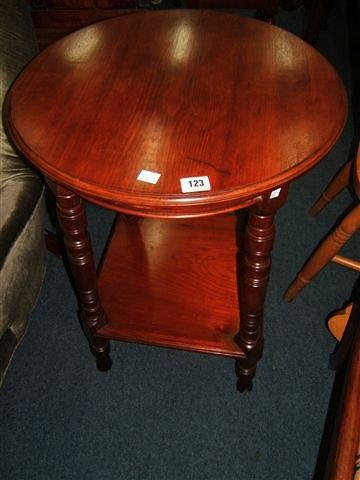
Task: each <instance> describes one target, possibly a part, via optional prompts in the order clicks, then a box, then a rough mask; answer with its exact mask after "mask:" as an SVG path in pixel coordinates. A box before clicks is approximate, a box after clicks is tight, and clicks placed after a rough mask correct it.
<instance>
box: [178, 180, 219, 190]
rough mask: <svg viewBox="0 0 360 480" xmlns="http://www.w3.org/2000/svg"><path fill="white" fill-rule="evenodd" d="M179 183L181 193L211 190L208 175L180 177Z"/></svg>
mask: <svg viewBox="0 0 360 480" xmlns="http://www.w3.org/2000/svg"><path fill="white" fill-rule="evenodd" d="M180 184H181V191H182V192H183V193H189V192H204V191H206V190H211V186H210V180H209V177H187V178H180Z"/></svg>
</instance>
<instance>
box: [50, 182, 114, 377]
mask: <svg viewBox="0 0 360 480" xmlns="http://www.w3.org/2000/svg"><path fill="white" fill-rule="evenodd" d="M51 186H52V188H53V191H54V194H55V196H56V202H57V213H58V218H59V223H60V227H61V228H62V231H63V232H64V243H65V247H66V252H67V256H68V260H69V263H70V268H71V271H72V274H73V278H74V282H75V286H76V293H77V295H78V301H79V305H80V309H81V310H80V319H81V322H82V326H83V330H84V333H85V334H86V336H87V338H88V340H89V343H90V348H91V351H92V352H93V353H94V355H95V356H96V359H97V365H98V368H99V369H100V370H108V369H109V368H110V366H111V361H110V358H109V356H108V354H109V352H110V344H109V341H108V340H105V339H104V338H100V337H98V336H97V335H96V331H97V330H98V329H99V328H100V327H102V326H103V325H105V323H106V315H105V312H104V310H103V308H102V306H101V303H100V298H99V294H98V287H97V277H96V270H95V262H94V256H93V251H92V247H91V242H90V237H89V234H88V232H87V221H86V216H85V210H84V206H83V204H82V201H81V199H80V198H79V197H78V196H77V195H75V194H74V193H72V192H70V191H69V190H67V189H65V188H63V187H61V186H59V185H56V184H55V185H51Z"/></svg>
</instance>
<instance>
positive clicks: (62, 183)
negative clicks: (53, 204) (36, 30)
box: [7, 10, 347, 390]
mask: <svg viewBox="0 0 360 480" xmlns="http://www.w3.org/2000/svg"><path fill="white" fill-rule="evenodd" d="M7 107H8V112H7V113H8V116H7V119H8V129H9V132H10V134H11V136H12V138H13V140H14V142H15V144H16V145H17V147H18V148H19V149H20V150H21V151H22V152H23V153H24V155H25V156H26V157H27V158H28V159H29V160H30V162H31V163H32V164H33V165H34V166H35V167H37V168H38V169H39V170H40V171H41V172H42V173H43V174H44V175H45V177H47V179H48V180H49V182H50V184H51V186H52V189H53V191H54V193H55V195H56V198H57V207H58V217H59V221H60V224H61V227H62V230H63V233H64V239H65V244H66V249H67V254H68V258H69V262H70V265H71V268H72V272H73V275H74V280H75V285H76V289H77V294H78V298H79V302H80V308H81V316H82V320H83V325H84V330H85V332H86V334H87V336H88V339H89V342H90V346H91V350H92V352H93V353H94V354H95V355H96V357H97V360H98V366H99V368H102V369H106V368H108V367H109V366H110V359H109V357H108V353H109V339H119V340H125V341H136V342H141V343H148V344H152V345H159V346H166V347H173V348H181V349H185V350H192V351H199V352H206V353H212V354H220V355H227V356H232V357H235V358H236V370H237V374H238V377H239V381H238V387H239V389H240V390H244V389H245V388H248V387H249V386H250V385H251V379H252V377H253V376H254V373H255V369H256V363H257V361H258V360H259V358H260V357H261V353H262V347H263V333H262V319H263V309H264V300H265V291H266V285H267V282H268V278H269V271H270V253H271V248H272V245H273V239H274V215H275V213H276V211H277V210H278V208H279V207H280V206H282V205H283V204H284V202H285V200H286V196H287V191H288V186H289V183H290V182H291V181H292V180H293V179H295V178H296V177H298V176H300V175H301V174H304V173H305V172H307V171H308V170H309V169H310V168H311V167H313V166H314V165H316V164H317V163H318V162H319V161H320V160H321V159H322V158H323V157H324V155H325V154H326V153H327V152H328V151H329V150H330V149H331V147H332V146H333V145H334V143H335V142H336V140H337V139H338V137H339V135H340V133H341V131H342V129H343V126H344V122H345V119H346V112H347V102H346V93H345V90H344V87H343V84H342V82H341V80H340V79H339V77H338V75H337V74H336V72H335V71H334V70H333V68H332V67H331V65H329V63H328V62H327V61H326V60H325V59H324V58H323V57H322V56H321V55H320V54H319V53H318V52H317V51H316V50H314V49H313V48H311V47H310V46H308V45H307V44H305V43H304V42H303V41H302V40H300V39H299V38H297V37H295V36H294V35H291V34H289V33H287V32H285V31H283V30H281V29H279V28H277V27H274V26H271V25H268V24H265V23H262V22H259V21H256V20H252V19H248V18H241V17H239V16H236V15H232V14H225V13H219V12H210V11H191V10H188V11H187V10H176V11H157V12H151V13H149V12H148V13H137V14H130V15H127V16H122V17H119V18H115V19H111V20H106V21H104V22H100V23H97V24H95V25H93V26H90V27H88V28H85V29H83V30H80V31H78V32H75V33H74V34H72V35H69V36H68V37H66V38H64V39H63V40H61V41H59V42H57V43H55V44H54V45H52V46H51V47H49V48H48V49H46V50H45V51H43V52H42V53H41V54H40V55H39V56H38V57H36V58H35V59H34V60H33V61H32V62H31V63H30V64H29V65H28V66H27V67H26V69H25V70H24V71H23V72H22V74H21V75H20V76H19V77H18V79H17V81H16V82H15V84H14V85H13V87H12V89H11V92H10V94H9V97H8V103H7ZM83 199H86V200H88V201H91V202H93V203H95V204H97V205H101V206H104V207H106V208H109V209H111V210H114V211H117V212H121V213H122V215H118V218H117V221H116V224H115V227H114V229H113V232H112V237H111V241H110V242H109V245H108V248H107V251H106V255H104V259H103V261H102V263H101V267H100V269H99V272H98V273H96V270H95V264H94V260H93V253H92V248H91V244H90V239H89V235H88V233H87V230H86V218H85V212H84V207H83V201H82V200H83ZM243 209H246V211H247V212H248V217H247V221H246V227H245V228H244V227H243V226H242V218H243V216H242V215H241V214H240V213H241V211H243ZM235 211H236V212H237V214H236V215H234V214H229V212H235ZM239 212H240V213H239ZM124 214H128V215H124ZM129 214H130V215H129ZM225 214H226V215H225ZM200 217H202V218H200ZM240 310H241V313H240Z"/></svg>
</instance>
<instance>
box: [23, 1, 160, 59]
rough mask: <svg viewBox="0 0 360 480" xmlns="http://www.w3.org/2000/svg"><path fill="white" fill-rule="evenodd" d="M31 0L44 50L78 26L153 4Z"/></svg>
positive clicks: (35, 24) (34, 19) (35, 22)
mask: <svg viewBox="0 0 360 480" xmlns="http://www.w3.org/2000/svg"><path fill="white" fill-rule="evenodd" d="M29 3H30V6H31V15H32V18H33V22H34V26H35V31H36V36H37V40H38V43H39V47H40V49H41V50H42V49H43V48H45V47H47V46H48V45H50V44H51V43H53V42H55V41H56V40H58V39H59V38H62V37H64V36H65V35H67V34H69V33H71V32H73V31H74V30H77V29H79V28H82V27H86V26H87V25H90V24H92V23H95V22H98V21H100V20H104V19H106V18H110V17H116V16H118V15H124V14H127V13H130V12H134V11H136V10H138V9H147V8H150V6H151V1H150V0H29Z"/></svg>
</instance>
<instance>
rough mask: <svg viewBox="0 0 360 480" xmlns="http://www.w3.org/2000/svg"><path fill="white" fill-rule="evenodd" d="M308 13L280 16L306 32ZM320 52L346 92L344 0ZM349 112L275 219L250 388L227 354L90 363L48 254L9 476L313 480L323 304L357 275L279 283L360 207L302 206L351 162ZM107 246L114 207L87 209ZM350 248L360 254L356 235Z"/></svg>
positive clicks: (121, 353) (13, 396)
mask: <svg viewBox="0 0 360 480" xmlns="http://www.w3.org/2000/svg"><path fill="white" fill-rule="evenodd" d="M302 16H303V11H302V10H299V11H296V12H281V13H280V15H279V19H278V25H279V26H280V27H284V28H287V29H288V30H290V31H293V32H294V33H300V31H301V21H302ZM319 49H320V51H321V52H322V53H323V54H324V55H325V56H326V57H327V58H328V59H329V61H330V62H331V63H332V64H333V65H334V66H335V67H336V69H337V70H338V72H339V73H340V75H341V77H342V78H343V80H344V82H345V85H346V87H347V89H348V91H349V95H350V96H351V91H352V90H351V88H352V76H351V68H350V63H349V62H350V60H349V48H348V30H347V19H346V12H345V9H344V8H343V7H342V6H341V5H340V6H336V7H335V8H334V10H333V11H332V13H331V17H330V20H329V27H328V31H327V32H324V33H322V34H321V38H320V42H319ZM353 139H354V122H353V116H352V112H350V116H349V121H348V123H347V126H346V129H345V131H344V133H343V135H342V137H341V139H340V140H339V142H338V143H337V145H336V146H335V148H334V149H333V151H332V152H331V153H330V154H329V155H328V156H327V158H326V159H325V160H324V161H323V162H322V163H321V164H320V165H319V166H318V167H316V168H315V169H314V170H312V171H311V172H309V174H307V175H306V176H305V177H303V178H301V179H300V180H298V181H296V182H295V183H294V184H293V186H292V189H291V193H290V197H289V201H288V203H287V204H286V206H285V207H284V208H283V209H282V210H281V211H280V213H279V215H278V218H277V233H278V236H277V241H276V245H275V248H274V252H273V270H272V275H271V281H270V285H269V289H268V297H267V305H266V319H265V351H264V356H263V359H262V361H261V362H260V364H259V368H258V372H257V376H256V380H255V382H254V388H253V391H252V392H251V393H246V394H243V395H241V394H239V393H238V392H237V391H236V389H235V375H234V365H233V361H232V360H231V359H226V358H216V357H212V356H207V355H199V354H193V353H186V352H180V351H174V350H167V349H159V348H152V347H147V346H141V345H132V344H122V343H116V342H113V343H112V358H113V361H114V365H113V368H112V370H111V371H110V372H108V373H105V374H104V373H100V372H98V371H97V370H96V369H95V365H94V360H93V358H92V356H91V355H90V354H89V352H88V348H87V344H86V342H85V340H84V338H83V335H82V332H81V331H80V328H79V325H78V322H77V318H76V314H75V312H76V308H77V307H76V302H75V298H74V294H73V292H72V290H71V287H70V285H69V282H68V279H67V277H66V273H65V271H64V269H63V267H62V264H61V262H60V261H59V260H57V259H56V258H55V257H52V256H51V255H48V266H47V274H46V278H45V281H44V285H43V289H42V292H41V295H40V298H39V301H38V303H37V306H36V308H35V310H34V311H33V313H32V315H31V318H30V324H29V329H28V332H27V334H26V336H25V338H24V340H23V342H22V344H21V345H20V347H19V348H18V351H17V353H16V355H15V358H14V360H13V363H12V365H11V367H10V369H9V371H8V374H7V378H6V380H5V383H4V386H3V388H2V390H1V391H0V411H1V413H0V422H1V429H0V445H1V446H0V478H1V479H3V480H33V479H34V480H48V479H55V480H60V479H87V480H95V479H97V480H122V479H126V480H150V479H151V480H152V479H156V480H178V479H179V480H180V479H181V480H203V479H204V480H205V479H206V480H235V479H236V480H239V479H241V480H252V479H256V480H265V479H266V480H269V479H271V480H272V479H276V480H285V479H286V480H297V479H298V480H308V479H312V478H313V476H314V471H315V465H316V461H317V455H318V451H319V446H320V441H321V436H322V431H323V428H324V422H325V417H326V413H327V408H328V403H329V398H330V394H331V389H332V384H333V381H334V374H333V372H331V371H329V370H328V368H327V361H328V354H329V353H330V352H331V351H332V349H333V347H334V342H333V340H332V339H331V337H330V335H329V334H328V332H327V330H326V328H325V324H324V321H325V318H326V316H327V314H328V313H329V312H330V311H331V310H334V309H336V308H338V307H340V306H341V305H342V303H343V302H344V301H345V300H347V299H348V298H349V296H350V293H351V290H352V286H353V284H354V282H355V280H356V274H355V273H354V272H351V271H350V270H347V269H344V268H342V267H339V266H337V265H334V264H332V265H329V266H328V267H327V268H326V269H325V270H324V271H323V272H322V273H321V274H320V275H319V277H318V279H317V280H316V282H314V284H313V285H312V286H310V287H309V288H307V289H306V290H305V291H304V292H303V293H302V295H301V296H300V297H299V298H298V299H297V300H296V301H295V302H294V303H292V304H286V303H284V302H283V301H282V293H283V291H284V290H285V288H286V287H287V285H288V284H289V282H290V281H291V279H292V278H293V276H294V275H295V273H296V271H297V269H298V268H299V267H300V266H301V264H302V263H303V261H304V260H305V258H306V257H307V256H308V255H309V254H310V252H311V250H312V249H313V248H314V246H315V245H316V244H317V243H318V241H319V240H320V239H321V237H322V236H324V235H325V234H326V232H327V231H328V230H329V228H330V227H331V226H332V225H333V223H334V221H335V219H336V217H337V216H338V215H339V214H340V213H341V212H342V211H343V210H344V209H345V208H346V206H347V205H349V204H350V203H351V196H350V194H349V193H348V192H344V193H343V194H342V195H341V197H340V198H339V199H338V200H337V201H336V202H335V203H334V204H333V205H331V206H330V207H329V208H328V209H327V210H326V211H324V213H323V214H322V215H321V216H320V217H319V218H318V219H317V220H316V221H314V220H312V219H310V218H309V216H308V214H307V210H308V208H309V206H310V205H311V204H312V202H313V201H314V199H315V198H316V196H317V194H318V193H319V192H320V191H321V189H322V187H323V186H324V185H325V184H326V182H327V181H328V180H329V178H330V177H331V176H332V175H333V173H334V172H335V171H336V170H337V169H338V168H339V167H340V166H341V165H342V164H343V163H344V162H345V161H346V160H347V158H348V155H349V152H350V149H351V145H353ZM88 215H89V224H90V231H91V233H92V236H93V242H94V244H95V249H96V252H97V255H98V256H99V255H100V252H101V250H102V247H103V245H104V242H105V239H106V235H107V232H108V230H109V228H110V225H111V222H112V219H113V215H112V214H111V213H109V212H106V211H104V210H102V209H100V208H97V207H93V206H88ZM346 252H348V253H351V254H352V255H354V254H355V255H356V254H357V255H359V253H360V248H359V238H353V239H352V241H351V242H350V243H349V244H348V245H347V247H346Z"/></svg>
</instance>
